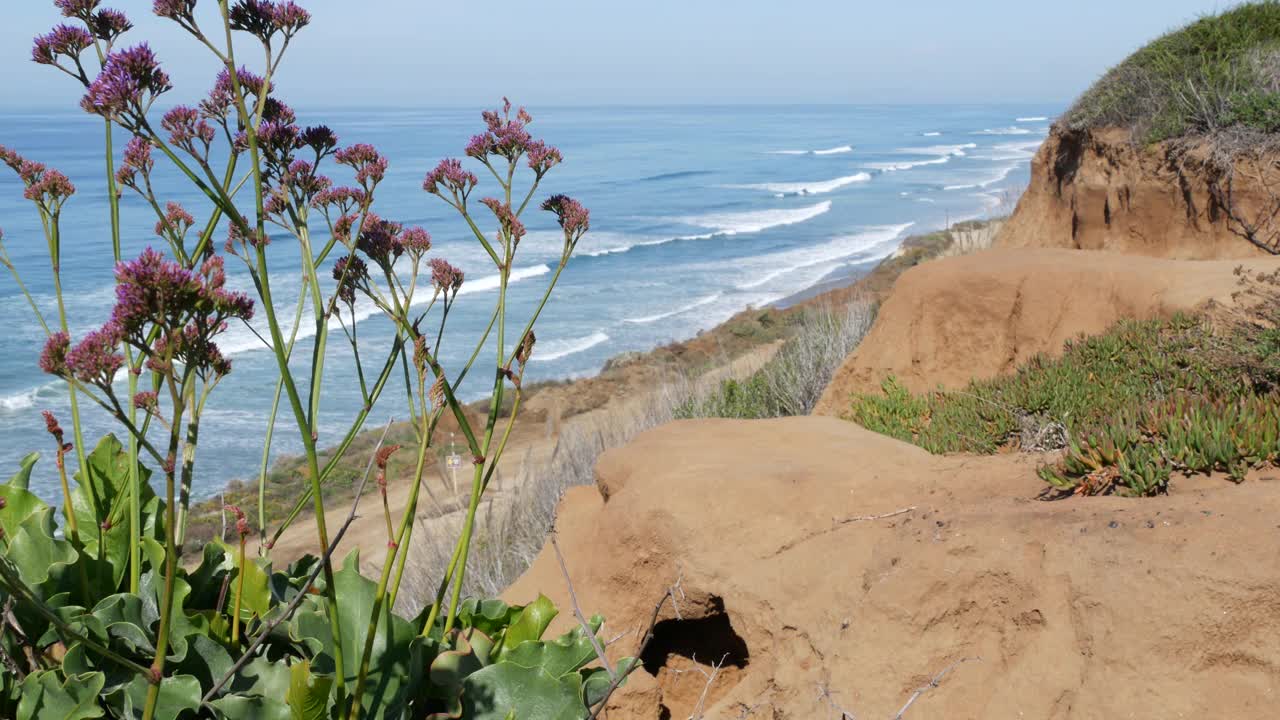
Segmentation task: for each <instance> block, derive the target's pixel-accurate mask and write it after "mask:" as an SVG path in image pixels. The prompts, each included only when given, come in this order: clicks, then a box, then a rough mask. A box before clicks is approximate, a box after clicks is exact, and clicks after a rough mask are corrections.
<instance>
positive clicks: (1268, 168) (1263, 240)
mask: <svg viewBox="0 0 1280 720" xmlns="http://www.w3.org/2000/svg"><path fill="white" fill-rule="evenodd" d="M1220 155H1221V153H1220V152H1219V150H1218V149H1217V148H1215V147H1214V144H1213V143H1209V142H1199V143H1197V142H1187V141H1165V142H1160V143H1155V144H1151V145H1141V144H1139V143H1135V142H1134V140H1133V138H1132V134H1131V132H1130V131H1128V130H1120V129H1098V130H1090V129H1083V130H1071V129H1067V128H1064V127H1061V126H1057V127H1055V128H1054V130H1053V132H1052V133H1051V134H1050V135H1049V137H1048V139H1047V140H1046V141H1045V142H1044V144H1043V145H1041V147H1040V151H1039V152H1038V153H1037V154H1036V156H1035V159H1034V160H1033V161H1032V164H1031V183H1030V185H1029V186H1028V188H1027V191H1026V193H1025V194H1024V195H1023V196H1022V198H1021V200H1020V201H1019V202H1018V207H1017V210H1016V211H1015V212H1014V214H1013V216H1012V217H1011V218H1010V220H1009V222H1008V223H1006V224H1005V226H1004V228H1003V230H1002V231H1001V233H1000V235H999V237H998V238H997V239H996V246H997V247H1007V248H1009V247H1051V248H1072V249H1080V250H1110V251H1113V252H1119V253H1128V254H1133V255H1147V256H1153V257H1165V258H1175V259H1181V260H1207V259H1228V258H1248V257H1256V256H1259V255H1265V254H1267V253H1268V251H1267V250H1266V249H1264V247H1265V248H1269V249H1270V251H1271V252H1273V253H1274V252H1277V251H1280V171H1277V169H1276V162H1277V160H1280V153H1272V152H1267V151H1265V150H1263V149H1259V148H1252V149H1250V151H1249V152H1245V153H1242V154H1238V155H1236V156H1234V157H1232V158H1231V159H1229V160H1223V159H1221V157H1220Z"/></svg>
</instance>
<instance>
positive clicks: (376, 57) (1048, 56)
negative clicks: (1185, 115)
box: [0, 0, 1234, 108]
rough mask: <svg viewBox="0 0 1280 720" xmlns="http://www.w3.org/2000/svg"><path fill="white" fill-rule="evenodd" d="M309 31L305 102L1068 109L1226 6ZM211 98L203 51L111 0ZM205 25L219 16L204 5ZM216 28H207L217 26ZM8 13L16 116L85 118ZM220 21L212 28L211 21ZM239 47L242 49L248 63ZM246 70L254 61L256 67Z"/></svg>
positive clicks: (147, 0)
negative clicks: (1146, 46) (49, 112)
mask: <svg viewBox="0 0 1280 720" xmlns="http://www.w3.org/2000/svg"><path fill="white" fill-rule="evenodd" d="M299 4H301V5H302V6H303V7H306V8H307V9H309V10H311V11H312V13H313V15H314V22H313V24H312V26H311V27H309V28H307V29H306V30H304V31H303V33H302V34H301V35H300V36H299V38H298V39H297V41H296V45H295V47H294V48H293V49H291V50H290V52H291V56H290V58H288V59H286V62H285V70H284V72H283V74H282V77H281V78H280V85H281V86H283V87H282V89H283V91H284V92H283V95H284V97H285V98H287V99H288V101H289V102H291V103H293V104H296V105H313V106H314V105H341V106H358V105H362V104H364V105H382V106H387V105H402V106H432V105H436V106H440V105H446V106H454V105H476V104H485V105H488V104H491V103H492V102H493V101H494V99H495V98H496V97H498V96H501V95H504V94H506V95H510V96H511V97H512V98H513V99H515V100H517V101H518V102H520V103H523V104H528V105H549V104H576V105H585V104H632V103H634V104H653V103H805V102H813V103H863V102H866V103H894V102H937V103H946V102H963V101H966V100H972V101H979V102H993V101H1001V100H1007V101H1010V102H1029V101H1049V102H1055V103H1057V102H1065V101H1067V100H1069V99H1071V98H1072V97H1074V96H1075V95H1076V94H1078V93H1079V92H1080V91H1081V90H1083V89H1084V88H1085V87H1087V86H1088V84H1089V83H1090V82H1091V81H1092V80H1093V79H1094V78H1095V77H1097V75H1098V74H1099V73H1101V72H1102V71H1103V70H1105V69H1106V68H1107V67H1108V66H1110V65H1112V64H1114V63H1116V62H1118V61H1119V60H1121V59H1122V58H1123V57H1124V56H1125V55H1127V54H1128V53H1129V52H1131V51H1132V50H1134V49H1135V48H1137V47H1139V46H1141V45H1142V44H1143V43H1144V42H1146V41H1147V40H1150V39H1151V38H1153V37H1155V36H1157V35H1159V34H1161V33H1162V32H1164V31H1166V30H1169V29H1171V28H1173V27H1176V26H1178V25H1181V24H1183V23H1184V22H1186V21H1188V20H1191V19H1193V18H1195V17H1196V16H1198V15H1200V14H1203V13H1207V12H1213V11H1215V10H1219V9H1222V8H1225V7H1229V6H1231V5H1232V4H1234V3H1231V2H1221V1H1215V0H1069V1H1068V2H1065V3H1064V2H1052V3H1050V2H1045V1H1044V0H889V1H888V2H885V1H884V0H875V1H874V2H865V1H864V0H639V1H637V0H520V1H516V0H463V1H462V2H456V1H455V2H441V1H439V0H299ZM105 6H113V7H117V8H120V9H122V10H124V11H126V12H127V13H128V14H129V15H130V16H131V17H132V18H133V19H134V21H135V23H136V25H137V27H136V28H135V29H134V30H133V31H132V32H131V33H130V34H129V36H127V37H128V42H130V43H132V42H140V41H142V40H147V41H149V42H151V44H152V47H153V48H154V49H155V50H156V51H157V53H158V54H159V55H160V58H161V61H162V62H164V64H165V65H166V67H167V69H169V71H170V73H171V74H172V75H173V76H174V80H175V84H176V85H177V86H178V89H177V91H175V93H174V94H173V95H172V98H173V99H174V100H175V101H176V100H190V99H192V98H194V97H196V96H197V95H199V94H201V93H202V92H203V90H204V89H205V88H207V87H208V86H209V84H210V82H211V80H212V77H213V73H214V71H215V70H216V67H215V66H214V64H213V61H212V60H211V58H210V57H209V55H208V53H207V51H204V52H202V48H200V47H198V46H196V45H194V44H193V41H191V40H190V38H187V37H185V36H184V35H182V34H181V31H179V30H178V29H177V28H176V27H174V26H171V25H170V24H169V23H168V21H161V20H159V19H157V18H155V17H154V16H152V14H151V10H150V8H151V0H115V1H114V2H112V0H108V1H107V2H106V3H105ZM199 7H200V8H201V9H202V10H203V11H204V12H205V13H206V14H207V13H209V12H212V11H213V10H214V9H215V7H216V5H215V3H214V2H213V0H201V2H200V6H199ZM206 17H207V15H206ZM59 19H60V18H59V16H58V12H57V10H55V9H54V8H53V5H52V2H50V1H49V0H4V2H3V8H2V9H0V66H2V67H3V71H0V90H3V94H2V95H0V97H3V98H5V101H4V106H5V107H9V108H20V107H50V106H57V105H65V104H67V103H74V101H75V100H76V99H78V97H79V92H78V91H77V89H76V87H74V83H73V81H71V79H70V78H67V77H65V76H62V75H60V74H58V73H56V71H52V70H50V69H48V68H43V67H40V66H37V65H35V64H34V63H32V62H31V61H30V46H31V42H30V41H31V37H32V36H33V35H35V34H37V33H42V32H45V31H46V30H47V29H48V28H49V27H50V26H52V25H53V24H55V23H56V22H57V21H58V20H59ZM209 20H210V22H212V18H211V17H210V18H209ZM248 49H249V48H248V46H247V45H246V46H245V50H248ZM242 57H251V56H250V55H248V53H247V52H246V53H245V54H244V55H242Z"/></svg>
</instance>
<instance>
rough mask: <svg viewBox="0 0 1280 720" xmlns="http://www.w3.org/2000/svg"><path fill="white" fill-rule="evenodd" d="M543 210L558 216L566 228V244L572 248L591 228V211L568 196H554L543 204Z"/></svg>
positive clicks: (561, 225)
mask: <svg viewBox="0 0 1280 720" xmlns="http://www.w3.org/2000/svg"><path fill="white" fill-rule="evenodd" d="M542 209H543V210H546V211H548V212H553V213H555V214H556V219H557V220H558V221H559V223H560V227H561V228H564V238H565V243H566V244H568V245H569V246H570V247H572V246H573V245H574V244H576V243H577V242H578V239H579V238H581V237H582V235H583V233H585V232H587V230H589V229H590V228H591V211H589V210H587V209H586V208H585V207H583V206H582V203H580V202H578V201H577V200H574V199H573V198H571V197H568V196H567V195H552V196H551V197H549V198H547V199H546V201H545V202H543V203H542Z"/></svg>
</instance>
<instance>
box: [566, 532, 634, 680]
mask: <svg viewBox="0 0 1280 720" xmlns="http://www.w3.org/2000/svg"><path fill="white" fill-rule="evenodd" d="M550 539H551V549H552V550H555V551H556V560H558V561H560V572H561V573H563V574H564V584H565V585H567V586H568V587H569V602H570V603H571V604H572V605H573V615H574V617H576V618H578V624H579V625H581V626H582V632H584V633H586V634H587V637H588V638H589V639H590V640H591V647H592V648H594V649H595V651H596V657H598V658H600V663H601V664H602V665H604V670H605V672H607V673H609V680H611V681H613V682H617V680H618V674H617V673H615V672H614V671H613V667H612V666H611V665H610V664H609V656H608V655H605V654H604V648H603V647H601V646H600V639H599V638H597V637H596V633H595V631H594V630H592V629H591V625H590V624H589V623H588V622H587V618H586V616H585V615H583V614H582V607H581V606H579V605H578V593H576V592H574V589H573V580H572V579H571V578H570V577H569V568H568V566H567V565H565V563H564V555H563V554H562V553H561V552H560V543H558V542H556V533H555V531H554V530H553V531H552V532H551V538H550Z"/></svg>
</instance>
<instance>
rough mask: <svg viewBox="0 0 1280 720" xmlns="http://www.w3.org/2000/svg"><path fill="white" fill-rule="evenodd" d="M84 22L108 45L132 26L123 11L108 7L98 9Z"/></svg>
mask: <svg viewBox="0 0 1280 720" xmlns="http://www.w3.org/2000/svg"><path fill="white" fill-rule="evenodd" d="M85 22H86V24H87V25H88V26H89V30H90V31H92V32H93V34H94V36H96V37H97V38H98V39H100V40H103V41H105V42H106V43H107V44H108V45H110V44H111V43H113V42H115V40H116V38H118V37H120V36H121V35H123V34H125V33H126V32H128V31H129V30H130V28H132V27H133V23H131V22H129V18H128V17H126V16H125V14H124V13H122V12H120V11H119V10H110V9H106V10H99V11H98V12H96V13H94V14H93V15H91V16H90V17H88V18H87V19H86V20H85Z"/></svg>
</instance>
